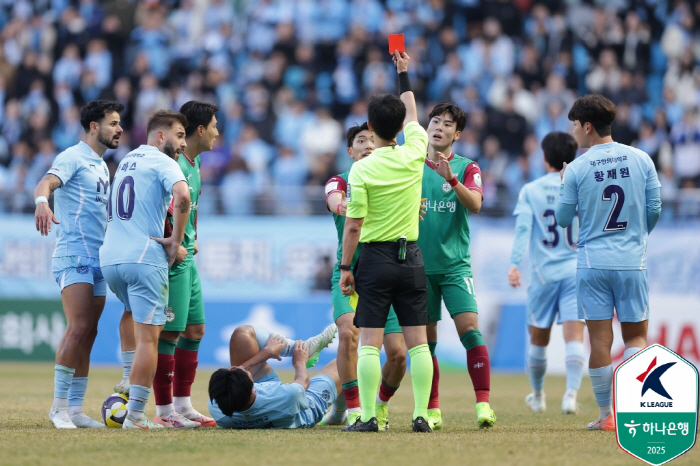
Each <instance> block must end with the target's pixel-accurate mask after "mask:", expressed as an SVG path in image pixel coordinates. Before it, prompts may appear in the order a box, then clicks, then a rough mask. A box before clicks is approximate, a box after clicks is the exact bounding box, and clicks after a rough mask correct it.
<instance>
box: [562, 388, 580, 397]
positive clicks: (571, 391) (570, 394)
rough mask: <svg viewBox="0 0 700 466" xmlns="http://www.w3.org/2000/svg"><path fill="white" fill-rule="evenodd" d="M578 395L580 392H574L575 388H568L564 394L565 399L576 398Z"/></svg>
mask: <svg viewBox="0 0 700 466" xmlns="http://www.w3.org/2000/svg"><path fill="white" fill-rule="evenodd" d="M577 395H578V390H574V389H573V388H567V389H566V392H565V393H564V398H576V396H577Z"/></svg>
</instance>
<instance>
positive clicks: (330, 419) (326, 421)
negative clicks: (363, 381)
mask: <svg viewBox="0 0 700 466" xmlns="http://www.w3.org/2000/svg"><path fill="white" fill-rule="evenodd" d="M341 396H342V395H341ZM336 414H337V412H336V411H334V410H333V407H331V409H329V410H328V412H327V413H326V414H324V415H323V419H321V422H320V424H321V425H322V426H339V425H343V424H345V423H346V422H347V420H348V411H347V410H345V411H343V416H342V417H341V418H340V419H338V417H337V416H336Z"/></svg>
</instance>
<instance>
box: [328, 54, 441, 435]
mask: <svg viewBox="0 0 700 466" xmlns="http://www.w3.org/2000/svg"><path fill="white" fill-rule="evenodd" d="M394 62H395V64H396V69H397V71H398V73H399V93H400V95H401V98H400V99H399V98H397V97H396V96H393V95H388V94H382V95H377V96H374V97H372V98H371V99H370V101H369V106H368V110H367V117H368V118H367V120H368V121H367V123H368V126H369V129H370V130H371V131H373V132H374V142H375V147H376V148H375V150H374V152H372V154H371V155H370V156H369V157H365V158H364V159H362V160H360V161H358V162H355V163H354V164H353V166H352V168H351V170H350V176H349V179H348V188H347V189H348V191H347V217H346V221H345V231H344V234H343V257H342V260H341V263H340V265H339V268H340V270H341V275H340V289H341V291H342V292H343V294H346V295H350V294H352V293H353V292H354V291H357V293H358V295H359V302H358V304H357V310H356V313H355V325H356V326H357V327H359V328H360V334H361V336H362V346H361V347H360V354H359V358H358V361H357V380H358V386H359V391H360V406H361V408H362V417H361V418H360V419H358V420H357V421H356V422H355V424H352V425H350V426H348V427H346V428H345V429H344V430H346V431H351V432H377V431H378V426H377V418H376V413H375V397H376V394H377V386H378V385H379V381H380V379H381V375H382V373H381V365H380V362H379V350H380V348H381V347H382V339H383V336H384V325H385V324H386V319H387V315H388V314H389V307H390V306H391V305H392V304H393V306H394V310H395V311H396V315H397V317H398V320H399V324H401V328H402V330H403V334H404V338H405V340H406V345H407V346H408V348H409V350H408V353H409V355H410V358H411V383H412V385H413V397H414V402H415V408H414V411H413V431H414V432H431V429H430V426H429V425H428V422H427V419H428V399H429V397H430V387H431V381H432V378H433V364H432V359H431V356H430V349H429V347H428V340H427V336H426V325H427V324H428V311H427V307H426V302H427V287H426V281H425V269H424V267H423V257H422V256H421V252H420V249H419V248H418V245H417V244H416V240H417V239H418V210H419V206H420V199H421V183H422V180H423V165H424V163H425V154H426V153H427V151H428V134H427V133H426V132H425V130H424V129H423V128H422V127H421V126H420V125H419V124H418V112H417V110H416V100H415V97H414V95H413V91H412V90H411V83H410V80H409V78H408V72H407V70H408V62H409V56H408V55H406V54H405V53H401V52H398V51H396V52H394ZM402 129H403V131H404V136H405V140H406V142H405V143H404V145H402V146H399V145H397V144H396V136H397V134H398V133H399V132H400V131H401V130H402ZM358 242H361V243H362V251H361V252H360V258H359V260H358V263H357V267H356V270H355V272H356V273H357V280H355V277H354V276H353V271H352V270H350V263H351V261H352V257H353V255H354V254H355V250H356V249H357V244H358Z"/></svg>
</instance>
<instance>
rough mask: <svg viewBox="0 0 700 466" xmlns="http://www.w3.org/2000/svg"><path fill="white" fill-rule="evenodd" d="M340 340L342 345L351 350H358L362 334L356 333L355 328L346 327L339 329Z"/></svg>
mask: <svg viewBox="0 0 700 466" xmlns="http://www.w3.org/2000/svg"><path fill="white" fill-rule="evenodd" d="M338 339H339V341H340V344H345V345H349V346H350V347H351V348H357V345H358V344H359V342H360V332H358V331H356V330H355V329H354V328H353V326H350V325H344V326H342V327H340V328H339V329H338Z"/></svg>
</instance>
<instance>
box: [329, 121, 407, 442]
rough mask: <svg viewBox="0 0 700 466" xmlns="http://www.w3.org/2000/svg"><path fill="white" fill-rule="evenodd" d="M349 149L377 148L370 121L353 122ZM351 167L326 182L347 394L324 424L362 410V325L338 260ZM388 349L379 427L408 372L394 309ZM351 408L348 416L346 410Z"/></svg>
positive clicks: (355, 153) (351, 418) (385, 423)
mask: <svg viewBox="0 0 700 466" xmlns="http://www.w3.org/2000/svg"><path fill="white" fill-rule="evenodd" d="M346 136H347V137H346V139H347V152H348V156H350V157H351V158H352V159H353V160H354V161H355V162H357V161H358V160H361V159H363V158H365V157H367V156H368V155H370V154H371V153H372V151H374V134H373V133H372V132H371V131H370V130H369V129H368V127H367V123H363V124H362V125H360V126H357V125H356V126H353V127H352V128H350V129H349V130H348V132H347V135H346ZM349 173H350V170H348V171H347V172H345V173H341V174H340V175H336V176H333V177H331V179H329V180H328V182H327V183H326V204H327V207H328V210H330V211H331V212H333V221H334V222H335V227H336V229H337V230H338V262H337V263H336V264H335V267H334V269H333V279H332V280H331V296H332V300H333V319H334V320H335V323H336V325H337V326H338V334H339V345H338V373H339V374H340V381H341V383H342V385H343V396H341V397H338V399H337V400H336V402H335V403H334V404H333V406H332V407H331V409H330V410H329V411H328V413H327V414H326V416H325V417H324V418H323V421H321V424H322V425H332V424H342V423H343V422H345V420H346V417H347V423H348V425H352V424H354V423H355V421H357V419H358V418H359V417H360V415H361V414H362V410H361V408H360V392H359V390H358V386H357V347H358V344H359V339H360V329H359V328H357V327H355V324H354V318H355V309H354V308H353V307H352V306H351V304H350V296H345V295H343V293H342V292H341V291H340V287H339V282H340V269H339V268H338V264H339V263H340V260H341V258H342V256H343V229H344V228H345V212H346V210H347V200H346V195H345V193H346V191H347V181H348V174H349ZM360 250H361V248H360V247H358V248H357V251H355V255H354V257H353V259H352V263H351V266H352V267H353V268H354V267H355V265H356V264H357V259H358V257H360ZM384 350H385V351H386V355H387V360H386V362H385V363H384V367H383V368H382V384H381V385H380V387H379V394H378V395H377V423H378V425H379V429H383V430H387V429H388V428H389V408H388V403H389V399H390V398H391V397H392V396H393V394H394V393H395V392H396V389H397V388H398V387H399V384H400V383H401V380H402V379H403V376H404V374H405V372H406V351H407V348H406V342H405V341H404V339H403V334H402V333H401V326H400V325H399V321H398V319H397V317H396V313H395V312H394V311H393V309H392V310H391V311H390V312H389V317H388V319H387V323H386V326H385V327H384ZM346 409H347V411H348V413H347V416H346V415H345V411H346Z"/></svg>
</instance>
